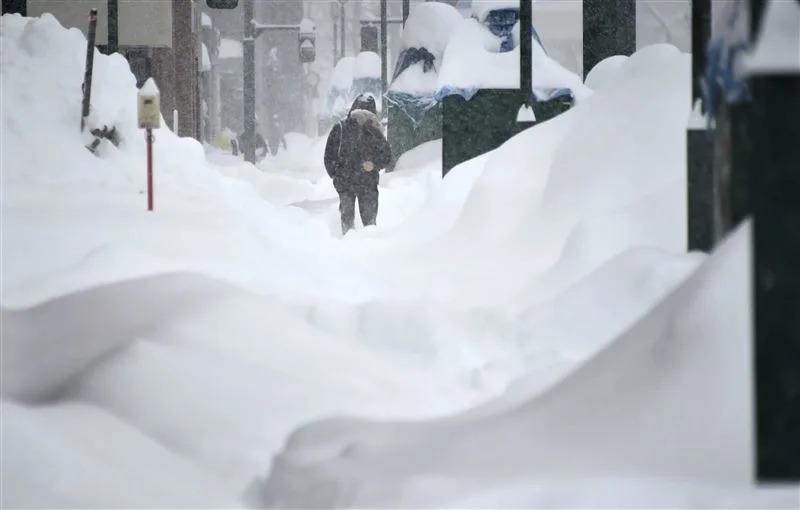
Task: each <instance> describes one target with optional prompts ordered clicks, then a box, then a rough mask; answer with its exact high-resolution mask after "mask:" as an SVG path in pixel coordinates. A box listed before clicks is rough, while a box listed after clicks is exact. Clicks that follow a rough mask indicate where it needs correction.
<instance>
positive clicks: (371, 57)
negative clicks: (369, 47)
mask: <svg viewBox="0 0 800 510" xmlns="http://www.w3.org/2000/svg"><path fill="white" fill-rule="evenodd" d="M380 77H381V57H380V56H379V55H378V54H377V53H375V52H373V51H362V52H361V53H359V54H358V57H356V61H355V66H354V68H353V79H354V80H358V79H360V78H373V79H374V78H378V79H379V78H380Z"/></svg>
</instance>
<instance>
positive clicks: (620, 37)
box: [583, 0, 636, 78]
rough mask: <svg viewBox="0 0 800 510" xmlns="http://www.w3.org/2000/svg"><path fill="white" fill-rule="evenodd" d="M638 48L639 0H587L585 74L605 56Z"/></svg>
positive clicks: (584, 21)
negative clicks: (637, 22)
mask: <svg viewBox="0 0 800 510" xmlns="http://www.w3.org/2000/svg"><path fill="white" fill-rule="evenodd" d="M635 51H636V0H583V76H584V78H585V77H586V75H587V74H589V71H591V70H592V68H593V67H594V66H595V65H596V64H597V63H598V62H600V61H601V60H604V59H606V58H608V57H611V56H614V55H631V54H633V53H634V52H635Z"/></svg>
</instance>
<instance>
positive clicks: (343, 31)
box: [339, 0, 347, 58]
mask: <svg viewBox="0 0 800 510" xmlns="http://www.w3.org/2000/svg"><path fill="white" fill-rule="evenodd" d="M339 8H340V12H341V18H342V19H341V32H339V35H340V36H341V38H342V42H341V43H340V45H339V46H340V47H339V50H340V51H341V52H342V58H344V56H345V54H346V42H347V38H346V35H347V23H346V22H345V12H344V0H339Z"/></svg>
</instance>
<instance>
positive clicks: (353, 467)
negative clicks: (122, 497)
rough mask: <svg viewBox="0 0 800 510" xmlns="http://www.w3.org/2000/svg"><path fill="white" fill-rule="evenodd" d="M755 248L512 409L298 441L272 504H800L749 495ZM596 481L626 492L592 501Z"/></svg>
mask: <svg viewBox="0 0 800 510" xmlns="http://www.w3.org/2000/svg"><path fill="white" fill-rule="evenodd" d="M749 240H750V234H749V226H747V227H744V228H742V229H740V231H739V232H737V233H736V234H735V235H734V236H733V238H732V239H731V240H729V241H728V242H727V243H725V245H723V246H722V247H721V248H720V249H719V250H718V251H717V253H715V254H714V255H713V256H712V257H711V258H710V259H709V260H708V261H706V262H705V263H704V264H703V265H702V266H701V268H700V269H699V270H698V271H696V272H695V273H694V274H692V276H691V277H690V278H689V279H688V280H686V281H685V282H684V283H683V284H681V285H680V286H679V287H678V288H677V289H675V290H674V291H673V292H671V293H670V294H669V296H667V297H666V298H665V299H663V300H662V301H661V302H659V303H658V304H657V305H656V306H655V308H653V309H652V310H651V311H650V312H649V313H647V314H646V315H645V316H644V317H643V318H642V319H641V320H639V321H637V322H636V323H635V324H634V325H633V326H631V327H630V328H629V329H628V330H627V331H626V332H624V333H623V334H621V335H620V336H619V337H618V338H617V339H615V340H614V341H613V342H612V343H611V344H610V345H609V346H608V347H606V348H605V349H603V350H602V351H600V352H599V353H598V354H597V355H595V356H594V357H592V358H591V359H590V360H589V361H588V362H586V363H585V364H584V365H583V366H581V367H580V368H579V369H578V370H576V371H575V372H574V373H572V374H570V375H569V376H568V377H566V378H565V379H563V380H561V381H560V382H559V383H557V384H555V385H554V386H552V387H551V388H550V389H548V390H547V391H545V392H544V393H542V394H539V395H536V394H534V395H531V397H530V398H529V400H527V401H525V402H524V403H522V404H520V405H516V406H514V407H513V408H512V409H509V410H507V411H504V412H498V413H496V414H488V415H482V416H481V415H479V416H475V417H462V418H459V417H454V418H449V419H442V420H437V421H432V422H427V423H413V422H407V423H396V424H391V423H383V424H378V423H370V422H364V421H355V420H330V421H325V422H319V423H316V424H312V425H308V426H306V427H303V428H301V429H299V430H297V431H296V432H295V433H294V434H293V435H292V436H291V437H290V438H289V440H288V442H287V445H286V447H285V450H284V451H283V452H282V453H281V455H279V456H278V457H277V458H276V459H275V461H274V464H273V470H272V473H271V476H270V481H269V483H268V484H267V485H266V487H265V489H264V498H265V502H267V503H268V504H277V505H282V506H287V505H301V506H328V505H335V506H339V507H365V506H367V507H369V506H386V505H390V506H392V507H402V506H409V505H410V506H432V505H441V506H450V505H452V503H453V502H454V501H458V500H463V499H464V494H465V492H466V493H467V494H469V493H472V494H480V493H481V492H482V491H484V490H486V489H487V488H491V487H495V488H501V489H502V488H504V487H510V486H514V485H522V484H523V483H527V484H531V483H533V484H534V485H533V487H531V486H530V485H529V486H528V487H529V489H528V490H526V491H522V492H517V494H516V497H515V498H513V500H512V501H514V502H515V504H523V505H525V506H527V507H530V508H539V507H547V506H552V505H553V504H554V502H555V501H558V502H560V503H559V504H561V505H564V504H572V505H579V506H594V505H597V504H605V505H620V504H626V503H630V502H631V501H633V502H634V503H637V502H638V503H639V504H656V503H659V504H661V503H663V502H664V501H670V502H671V503H674V504H680V505H686V504H689V505H691V504H698V503H699V504H703V505H709V506H717V505H721V504H725V505H731V504H734V503H736V504H741V500H739V501H732V498H731V494H744V495H745V496H747V497H746V498H745V501H747V502H748V503H749V504H753V503H754V502H757V504H758V506H759V507H762V508H765V507H772V508H790V507H791V505H796V504H797V502H798V499H797V498H798V496H797V490H796V488H794V487H786V488H783V489H781V488H779V489H775V490H773V491H770V490H766V491H764V493H763V494H761V491H759V490H758V489H755V488H754V487H751V484H752V480H753V472H752V466H753V457H752V433H753V430H752V424H751V416H752V402H751V399H750V393H751V383H752V381H751V370H750V360H751V352H750V340H749V335H748V333H747V332H748V331H750V324H749V323H750V316H749V314H748V313H747V309H748V299H747V296H749V295H750V289H749V279H748V277H747V271H748V268H749V267H750V261H749V256H748V252H749V248H748V246H749ZM709 367H714V369H713V370H710V369H709ZM678 417H680V418H678ZM465 445H469V447H466V446H465ZM593 479H594V480H597V479H600V480H602V479H611V480H615V481H616V483H618V484H620V485H621V486H622V487H624V488H626V489H627V490H623V491H608V492H606V491H601V493H599V494H598V493H597V492H593V491H585V492H584V491H581V490H580V489H581V487H585V486H588V487H591V486H592V480H593ZM640 480H644V482H645V484H644V485H641V483H637V482H639V481H640ZM587 481H588V483H587ZM648 483H651V484H653V485H654V487H653V488H652V490H649V491H647V492H645V493H642V492H641V491H642V487H643V486H644V487H646V486H647V484H648ZM582 484H586V485H585V486H584V485H582ZM697 486H699V487H700V488H701V490H699V491H698V490H697V489H696V487H697ZM432 487H436V488H437V489H436V490H431V489H432ZM559 487H561V490H559ZM595 487H596V486H595ZM637 492H638V494H637ZM554 494H557V495H558V497H554ZM698 494H699V495H700V496H698ZM548 496H549V497H548ZM626 498H627V501H626ZM762 505H764V506H762Z"/></svg>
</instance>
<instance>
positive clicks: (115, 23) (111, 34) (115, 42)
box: [106, 0, 119, 55]
mask: <svg viewBox="0 0 800 510" xmlns="http://www.w3.org/2000/svg"><path fill="white" fill-rule="evenodd" d="M106 47H107V53H108V54H109V55H112V54H114V53H116V52H117V51H119V0H108V45H107V46H106Z"/></svg>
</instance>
